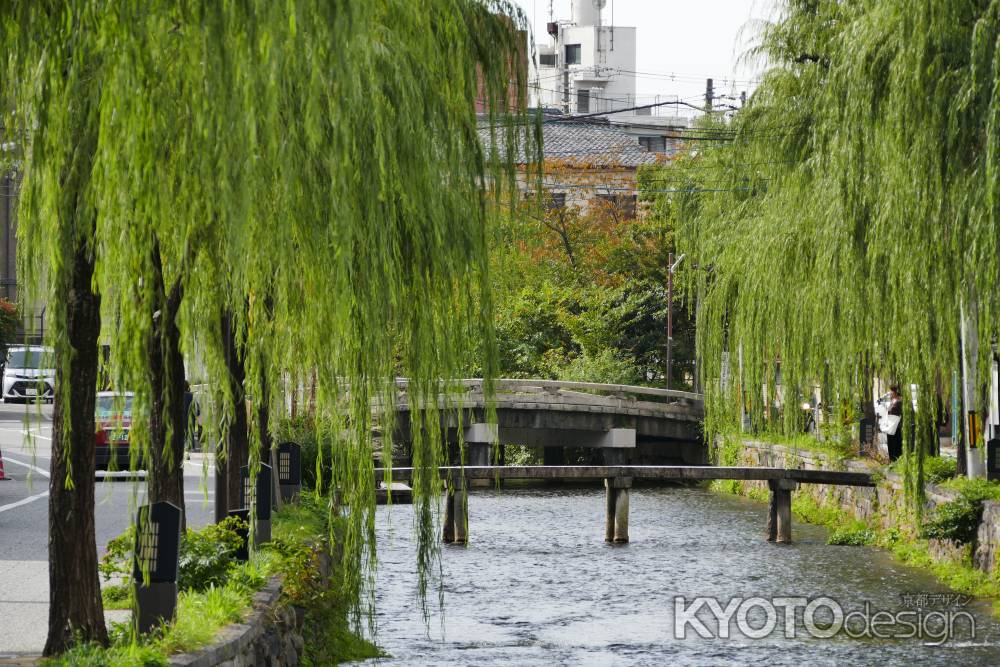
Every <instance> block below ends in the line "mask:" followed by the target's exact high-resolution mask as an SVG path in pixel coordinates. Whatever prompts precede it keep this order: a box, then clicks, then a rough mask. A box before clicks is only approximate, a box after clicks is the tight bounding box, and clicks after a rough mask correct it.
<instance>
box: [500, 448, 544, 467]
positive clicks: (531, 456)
mask: <svg viewBox="0 0 1000 667" xmlns="http://www.w3.org/2000/svg"><path fill="white" fill-rule="evenodd" d="M504 456H505V460H506V463H507V465H509V466H532V465H542V456H543V454H542V450H541V449H540V448H538V447H525V446H524V445H505V451H504Z"/></svg>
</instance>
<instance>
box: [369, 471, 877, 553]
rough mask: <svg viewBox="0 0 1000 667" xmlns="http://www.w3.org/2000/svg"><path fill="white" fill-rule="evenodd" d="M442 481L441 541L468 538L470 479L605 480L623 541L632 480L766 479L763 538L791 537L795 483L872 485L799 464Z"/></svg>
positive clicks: (613, 524)
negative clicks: (767, 498)
mask: <svg viewBox="0 0 1000 667" xmlns="http://www.w3.org/2000/svg"><path fill="white" fill-rule="evenodd" d="M413 472H414V469H413V468H391V469H388V468H376V469H375V478H376V482H382V481H385V482H396V481H409V480H411V479H412V478H413ZM438 472H439V474H440V475H441V477H442V478H443V479H445V480H446V481H447V499H446V501H445V520H444V528H443V533H444V534H443V539H444V541H445V542H455V543H460V544H465V543H467V542H468V539H469V515H468V502H469V500H468V488H469V482H470V481H471V480H494V481H500V480H505V479H561V480H598V479H603V480H604V486H605V489H606V493H605V522H604V539H605V541H607V542H616V543H623V542H628V541H629V538H628V507H629V489H630V488H631V487H632V482H633V480H636V479H652V480H675V481H704V480H713V479H734V480H743V481H765V482H767V484H768V488H769V490H770V504H769V507H768V518H767V540H768V541H769V542H778V543H785V544H788V543H790V542H791V541H792V491H793V490H794V489H795V488H796V487H797V486H798V485H799V484H830V485H839V486H875V482H874V480H873V479H872V476H871V475H870V474H868V473H862V472H841V471H834V470H803V469H798V468H754V467H725V466H635V465H605V466H464V467H462V466H446V467H441V468H439V469H438Z"/></svg>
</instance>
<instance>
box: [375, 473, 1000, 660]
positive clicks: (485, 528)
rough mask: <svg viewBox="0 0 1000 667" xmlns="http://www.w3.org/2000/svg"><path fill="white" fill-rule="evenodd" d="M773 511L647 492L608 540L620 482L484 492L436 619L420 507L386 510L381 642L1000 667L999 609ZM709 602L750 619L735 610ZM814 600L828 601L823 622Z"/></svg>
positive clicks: (447, 559) (822, 607)
mask: <svg viewBox="0 0 1000 667" xmlns="http://www.w3.org/2000/svg"><path fill="white" fill-rule="evenodd" d="M765 513H766V508H765V506H764V505H763V504H761V503H755V502H752V501H749V500H746V499H744V498H740V497H735V496H728V495H724V494H718V493H713V492H710V491H708V490H705V489H700V488H679V487H647V488H641V487H640V488H635V489H633V491H632V500H631V508H630V515H631V516H630V532H631V540H632V541H631V543H629V544H627V545H621V546H613V545H608V544H605V543H604V541H603V522H604V492H603V490H602V489H599V488H596V487H590V488H551V487H549V488H544V489H532V488H523V489H514V488H505V489H504V490H503V491H502V492H500V493H497V492H496V491H494V490H480V491H474V492H472V493H471V494H470V498H469V531H470V544H469V546H468V547H467V548H466V547H461V546H444V547H442V573H443V581H444V608H443V611H442V610H440V609H439V608H438V606H437V595H436V593H431V594H430V595H429V597H430V598H431V600H429V602H428V604H429V606H430V609H431V619H430V622H429V624H425V623H424V620H423V616H422V613H421V608H420V604H419V602H418V599H417V596H416V585H417V577H416V574H415V539H414V533H413V512H412V507H410V506H405V505H399V506H393V507H391V508H386V507H380V508H379V509H378V515H377V519H376V524H377V539H378V549H379V571H378V575H377V592H376V619H377V635H378V636H377V639H376V641H377V642H378V643H379V645H380V646H382V647H383V648H384V650H385V651H386V652H388V653H389V654H390V656H391V657H390V658H388V659H387V660H386V662H387V663H388V664H400V665H404V664H405V665H446V664H447V665H663V664H667V663H669V664H670V665H671V666H672V667H680V666H682V665H748V664H761V665H763V664H767V665H774V664H795V665H798V664H811V665H812V664H830V665H834V664H836V665H843V664H879V665H911V664H915V663H916V662H919V663H920V664H922V665H931V664H940V665H966V664H968V665H990V664H1000V626H998V625H996V623H997V621H998V620H1000V619H997V620H994V619H993V618H992V617H991V616H990V614H989V604H988V603H986V602H976V601H971V602H970V601H968V600H966V599H963V598H962V597H961V596H957V595H955V594H953V593H951V592H950V591H949V590H948V589H945V588H943V587H942V586H941V585H940V584H938V583H936V582H935V580H934V579H933V577H931V576H930V575H929V574H927V573H925V572H922V571H920V570H916V569H913V568H909V567H905V566H902V565H900V564H898V563H896V562H895V561H893V560H892V558H891V557H890V556H889V555H888V554H886V553H884V552H882V551H880V550H877V549H873V548H868V547H849V546H830V545H827V544H826V530H825V529H823V528H820V527H816V526H808V525H804V524H802V523H796V525H795V528H794V538H795V543H794V544H792V545H789V546H786V545H775V544H769V543H767V542H766V541H765V540H764V538H763V527H764V525H765ZM679 596H680V597H682V599H681V600H680V601H678V600H677V599H676V598H678V597H679ZM702 596H705V597H711V598H714V602H717V604H718V606H719V607H720V612H722V613H724V612H725V611H727V609H728V611H730V612H733V613H732V614H731V617H730V618H729V621H728V622H725V621H723V622H720V621H718V620H717V616H716V615H714V614H713V612H712V607H711V604H710V603H708V602H707V601H702V602H699V601H698V600H696V599H695V598H698V597H702ZM754 597H759V598H762V600H759V601H750V598H754ZM773 598H798V599H799V600H798V601H792V602H790V603H789V602H788V601H786V602H785V605H786V606H782V602H781V601H780V600H778V601H774V602H772V599H773ZM801 598H806V599H807V600H808V601H810V602H811V601H814V600H817V599H818V598H824V599H823V600H819V601H817V602H816V604H815V605H814V607H813V608H812V609H811V610H810V613H809V620H810V622H811V625H810V626H808V627H807V625H806V622H805V621H806V618H805V617H806V612H807V607H806V606H804V605H805V604H806V601H805V600H801ZM866 603H867V610H866ZM789 604H790V605H791V606H788V605H789ZM678 605H680V606H679V607H678ZM699 605H700V606H699ZM675 608H677V609H678V610H679V613H678V614H676V616H677V617H678V618H677V619H675ZM789 608H791V609H794V610H795V612H794V616H795V621H794V625H793V626H792V627H791V628H788V627H786V625H785V612H786V611H787V610H788V609H789ZM838 609H839V610H840V611H841V612H842V614H843V615H844V616H845V617H847V619H848V621H847V623H846V624H845V625H844V628H843V629H842V630H841V632H839V633H837V634H835V635H834V636H833V637H830V638H819V637H817V636H814V634H815V635H818V634H826V632H824V631H827V628H828V627H829V624H830V623H831V622H834V621H835V618H834V614H835V613H836V611H837V610H838ZM852 612H857V613H855V614H853V615H851V613H852ZM879 612H887V613H885V614H883V615H881V616H879V617H876V614H878V613H879ZM741 615H742V616H743V617H744V618H745V621H744V622H741V621H740V620H739V618H740V616H741ZM692 616H693V617H694V619H695V620H694V621H690V619H691V617H692ZM685 618H687V619H688V620H689V621H690V622H687V623H684V622H683V621H684V619H685ZM675 620H680V621H681V622H680V623H679V624H678V623H675ZM769 621H770V622H771V624H772V625H773V630H771V631H770V632H767V630H768V628H769ZM698 622H700V624H701V626H702V628H703V629H704V631H707V634H709V635H710V636H709V637H707V638H705V637H701V636H700V635H699V630H702V628H697V627H695V626H696V624H697V623H698ZM973 623H974V624H975V637H974V638H973V637H972V624H973ZM908 624H909V625H908ZM676 625H681V626H683V630H684V634H685V636H686V638H685V639H678V638H676V637H675V635H676V634H677V633H678V628H677V627H675V626H676ZM910 626H913V629H911V628H910ZM947 626H950V627H951V628H952V631H951V635H952V636H951V637H945V636H944V635H945V633H946V627H947ZM726 630H729V637H728V638H722V637H719V635H720V634H723V633H724V632H725V631H726ZM743 630H746V632H744V631H743ZM811 630H814V631H815V632H811ZM848 631H850V634H853V635H855V637H851V636H848ZM763 633H766V636H764V637H762V638H753V636H754V635H760V634H763ZM875 633H877V634H880V635H882V636H883V637H882V638H879V637H874V636H871V635H873V634H875ZM912 634H922V635H923V638H920V637H919V636H917V637H905V635H912ZM865 635H868V636H865ZM901 636H904V637H901ZM935 644H937V645H935Z"/></svg>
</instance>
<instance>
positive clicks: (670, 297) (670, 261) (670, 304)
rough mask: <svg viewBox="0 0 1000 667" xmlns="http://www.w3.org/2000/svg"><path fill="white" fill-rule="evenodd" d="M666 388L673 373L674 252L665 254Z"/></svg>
mask: <svg viewBox="0 0 1000 667" xmlns="http://www.w3.org/2000/svg"><path fill="white" fill-rule="evenodd" d="M667 265H668V266H669V268H668V270H667V373H666V381H667V389H670V382H671V380H672V379H673V374H674V359H673V351H674V253H670V254H668V255H667Z"/></svg>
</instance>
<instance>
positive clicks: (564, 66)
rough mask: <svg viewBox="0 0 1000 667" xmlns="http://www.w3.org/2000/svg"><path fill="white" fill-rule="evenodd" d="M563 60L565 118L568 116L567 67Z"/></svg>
mask: <svg viewBox="0 0 1000 667" xmlns="http://www.w3.org/2000/svg"><path fill="white" fill-rule="evenodd" d="M565 60H566V59H565V58H563V61H564V62H563V85H562V89H563V90H562V93H563V103H562V106H563V113H564V114H566V115H567V116H568V115H569V66H568V65H567V64H566V63H565Z"/></svg>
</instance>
